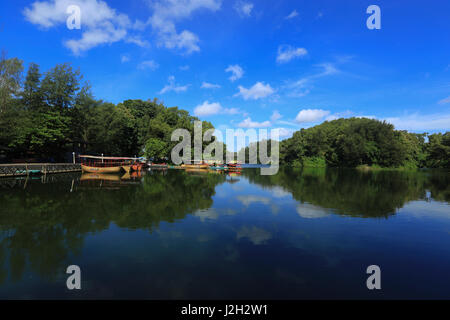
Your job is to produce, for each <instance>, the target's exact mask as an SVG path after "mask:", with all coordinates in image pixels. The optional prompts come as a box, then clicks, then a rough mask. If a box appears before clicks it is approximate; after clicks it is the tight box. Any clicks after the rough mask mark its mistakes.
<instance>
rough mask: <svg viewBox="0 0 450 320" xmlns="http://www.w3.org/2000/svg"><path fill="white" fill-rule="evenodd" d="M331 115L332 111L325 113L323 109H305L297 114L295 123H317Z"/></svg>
mask: <svg viewBox="0 0 450 320" xmlns="http://www.w3.org/2000/svg"><path fill="white" fill-rule="evenodd" d="M329 114H330V111H325V110H322V109H304V110H301V111H300V112H299V113H298V114H297V117H295V121H296V122H298V123H304V122H316V121H319V120H322V119H323V118H325V117H326V116H327V115H329Z"/></svg>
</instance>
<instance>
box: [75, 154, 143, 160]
mask: <svg viewBox="0 0 450 320" xmlns="http://www.w3.org/2000/svg"><path fill="white" fill-rule="evenodd" d="M78 157H79V158H87V159H100V160H139V159H142V158H128V157H102V156H87V155H79V156H78Z"/></svg>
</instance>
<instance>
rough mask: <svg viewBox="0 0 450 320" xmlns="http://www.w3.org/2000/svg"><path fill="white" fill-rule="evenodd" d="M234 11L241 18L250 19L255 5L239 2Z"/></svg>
mask: <svg viewBox="0 0 450 320" xmlns="http://www.w3.org/2000/svg"><path fill="white" fill-rule="evenodd" d="M234 10H236V11H237V13H238V14H239V15H240V16H241V17H250V15H251V14H252V10H253V3H251V2H244V1H237V2H236V3H235V4H234Z"/></svg>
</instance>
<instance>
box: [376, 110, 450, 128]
mask: <svg viewBox="0 0 450 320" xmlns="http://www.w3.org/2000/svg"><path fill="white" fill-rule="evenodd" d="M380 120H386V121H387V122H389V123H392V124H393V125H394V126H395V129H397V130H408V131H422V132H423V131H428V132H433V131H448V130H450V114H442V113H436V114H419V113H414V114H409V115H405V116H402V117H388V118H383V119H380Z"/></svg>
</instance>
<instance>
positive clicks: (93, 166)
mask: <svg viewBox="0 0 450 320" xmlns="http://www.w3.org/2000/svg"><path fill="white" fill-rule="evenodd" d="M79 158H80V159H81V170H82V171H83V172H89V173H119V172H121V171H125V172H126V173H129V172H130V171H131V170H132V169H134V170H136V171H138V170H140V168H141V165H140V164H139V163H137V162H136V161H137V160H138V158H126V157H100V156H86V155H80V156H79Z"/></svg>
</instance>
